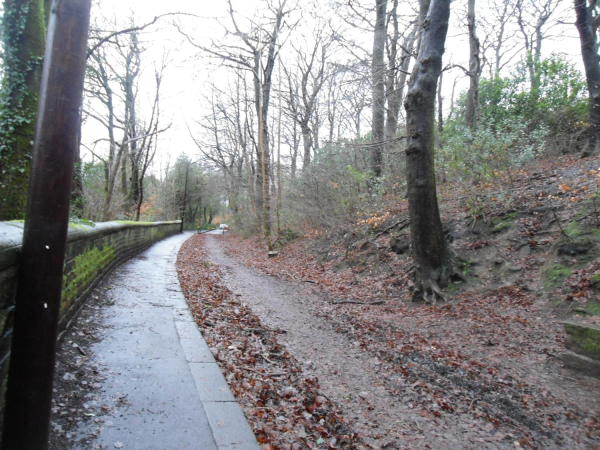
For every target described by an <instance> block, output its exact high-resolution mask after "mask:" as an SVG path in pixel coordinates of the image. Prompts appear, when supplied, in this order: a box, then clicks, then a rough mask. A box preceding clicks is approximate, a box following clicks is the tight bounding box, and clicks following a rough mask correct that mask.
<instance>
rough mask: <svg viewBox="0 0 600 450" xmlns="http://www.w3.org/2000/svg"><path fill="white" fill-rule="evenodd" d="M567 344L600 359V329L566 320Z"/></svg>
mask: <svg viewBox="0 0 600 450" xmlns="http://www.w3.org/2000/svg"><path fill="white" fill-rule="evenodd" d="M564 327H565V331H566V333H567V337H566V339H565V345H566V347H567V348H569V349H570V350H573V351H574V352H576V353H580V354H582V355H584V356H587V357H589V358H592V359H595V360H598V361H600V330H599V329H597V328H593V327H590V326H585V325H579V324H574V323H569V322H565V323H564Z"/></svg>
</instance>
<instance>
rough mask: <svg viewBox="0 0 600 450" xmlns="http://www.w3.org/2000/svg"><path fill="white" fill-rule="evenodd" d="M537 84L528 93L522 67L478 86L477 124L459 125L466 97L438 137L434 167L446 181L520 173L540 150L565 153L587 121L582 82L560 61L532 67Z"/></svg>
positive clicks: (523, 65)
mask: <svg viewBox="0 0 600 450" xmlns="http://www.w3.org/2000/svg"><path fill="white" fill-rule="evenodd" d="M536 74H537V76H538V80H539V84H538V85H537V86H536V87H535V88H534V89H531V85H530V80H529V77H528V71H527V66H526V61H525V60H523V61H521V62H520V63H519V64H518V65H517V67H516V69H515V72H514V74H513V75H512V76H511V77H506V78H502V77H496V78H494V79H491V80H485V79H483V80H481V82H480V85H479V89H480V90H479V98H480V103H481V122H480V123H479V124H478V126H477V127H475V128H474V129H470V128H469V127H467V126H466V125H465V123H464V111H465V105H466V94H463V95H462V97H461V98H460V99H459V101H458V105H457V108H456V109H455V111H454V112H453V114H452V115H451V117H450V118H449V120H448V121H447V122H446V125H445V128H444V131H443V133H442V135H441V136H440V143H441V150H439V151H438V152H437V154H436V159H437V164H438V167H439V168H440V169H442V170H445V171H446V172H448V173H449V175H450V176H454V177H458V178H462V177H469V178H471V177H474V178H476V179H480V180H482V179H487V178H490V177H492V176H493V175H494V172H495V171H507V170H510V169H512V168H516V167H519V166H521V165H523V164H524V163H526V162H527V161H529V160H531V159H532V158H535V157H536V156H538V155H539V154H541V153H542V152H543V151H545V150H559V151H561V152H562V151H566V150H567V149H566V148H564V147H565V145H567V144H569V143H570V140H569V139H568V137H569V136H570V135H572V134H574V133H576V132H577V131H578V130H581V129H583V126H584V125H585V120H586V117H587V100H586V87H585V81H584V79H583V76H582V75H581V73H579V72H578V71H577V70H576V69H575V68H574V67H573V66H572V65H571V64H569V63H568V62H567V61H566V60H565V59H564V58H562V57H560V56H557V55H553V56H551V57H550V58H548V59H545V60H542V61H540V62H538V63H537V64H536Z"/></svg>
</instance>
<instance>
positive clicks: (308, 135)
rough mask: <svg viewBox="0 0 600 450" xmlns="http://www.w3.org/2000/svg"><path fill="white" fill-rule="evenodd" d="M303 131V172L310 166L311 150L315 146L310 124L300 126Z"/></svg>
mask: <svg viewBox="0 0 600 450" xmlns="http://www.w3.org/2000/svg"><path fill="white" fill-rule="evenodd" d="M300 128H301V129H302V145H303V146H304V159H303V160H302V170H306V169H308V166H310V157H311V153H310V151H311V148H312V146H313V135H312V130H311V129H310V127H309V126H308V124H304V123H302V124H300Z"/></svg>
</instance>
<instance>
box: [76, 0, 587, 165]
mask: <svg viewBox="0 0 600 450" xmlns="http://www.w3.org/2000/svg"><path fill="white" fill-rule="evenodd" d="M480 1H483V0H480ZM261 3H262V2H261V1H260V0H233V4H234V8H235V9H236V11H239V12H240V15H247V16H252V14H253V13H254V12H256V11H257V8H258V7H259V6H260V5H261ZM305 3H308V0H300V4H301V5H302V4H305ZM316 3H317V4H318V5H319V9H320V10H321V11H322V12H323V11H325V10H326V9H327V5H329V3H330V2H329V1H328V0H316ZM463 3H464V4H466V1H460V0H456V1H454V2H453V5H452V8H453V16H452V19H451V23H450V31H449V35H448V41H447V45H446V53H445V55H444V61H445V64H447V63H449V62H452V63H454V64H461V65H464V66H466V65H467V62H466V61H467V60H468V45H467V41H466V36H465V33H464V27H463V26H462V25H461V24H460V22H459V17H458V16H460V15H461V11H464V8H465V6H464V5H463ZM569 4H570V2H569ZM168 13H184V14H188V15H189V16H177V17H166V18H163V19H161V20H160V21H159V23H158V24H157V25H155V26H153V27H152V28H150V29H148V30H147V31H145V32H144V33H143V35H142V36H141V40H142V41H143V42H145V43H146V44H147V46H148V47H149V50H148V51H147V52H146V54H145V55H144V60H143V65H144V66H145V67H146V71H145V76H146V77H147V78H146V81H145V82H144V83H143V84H142V90H143V89H144V87H146V88H147V92H146V94H145V96H146V98H148V99H149V98H151V97H153V82H152V81H151V78H152V76H153V65H154V60H155V59H156V60H158V59H160V58H161V57H162V55H163V54H164V53H167V54H168V56H169V58H170V60H172V62H171V63H170V64H169V66H168V68H167V70H166V72H165V74H164V78H163V82H162V87H161V89H162V103H161V109H162V112H163V114H164V117H163V119H162V123H163V124H167V123H172V127H171V129H170V130H168V131H167V132H165V133H164V134H163V135H162V136H161V139H160V141H159V142H160V147H159V154H160V155H159V157H158V158H157V161H156V162H155V170H158V169H159V166H160V161H162V164H163V165H164V161H165V160H166V159H167V158H169V157H170V158H171V163H172V162H174V160H175V159H176V158H177V155H179V154H180V153H187V154H188V155H189V156H190V157H192V158H193V159H198V158H199V154H198V151H197V149H196V147H195V145H194V143H193V141H192V140H191V139H190V137H189V134H188V129H187V124H190V125H192V126H193V124H194V123H193V122H194V121H195V120H199V119H200V118H201V116H202V114H203V113H205V111H206V110H205V109H204V108H205V106H206V105H205V103H206V102H204V104H203V102H202V97H203V95H208V93H209V89H208V85H209V83H210V82H214V81H217V82H218V81H219V79H221V78H223V73H222V71H221V72H220V71H219V70H216V69H215V65H214V63H211V61H210V60H209V59H208V58H207V57H206V56H201V55H199V54H198V50H197V49H195V48H194V47H193V46H191V45H190V44H189V43H188V42H187V40H186V38H185V37H184V36H182V35H181V34H180V33H178V32H177V30H176V28H175V27H174V26H172V25H171V22H172V21H173V20H177V21H179V22H180V23H181V26H182V27H183V28H184V29H185V30H186V32H188V33H189V34H190V35H191V36H193V38H194V40H195V41H196V42H197V43H199V44H201V45H207V46H208V45H209V43H210V41H211V39H216V40H219V39H222V38H223V36H224V32H223V27H222V25H221V24H220V23H219V22H221V23H226V24H229V20H228V14H227V1H226V0H210V1H209V0H168V1H166V0H101V2H100V6H98V5H96V6H95V10H94V11H93V13H92V14H93V15H94V16H105V17H106V16H108V17H116V18H117V20H121V21H123V22H124V23H126V22H127V19H128V18H130V17H133V18H134V21H135V23H136V25H141V24H144V23H147V22H150V21H152V20H153V18H154V17H155V16H158V15H162V14H168ZM330 15H331V14H330ZM333 15H334V14H333ZM572 16H573V13H572V12H571V8H568V9H567V11H566V13H565V17H561V19H562V20H563V21H565V22H571V23H572V22H573V20H574V18H573V17H572ZM334 18H335V17H334ZM511 32H513V33H516V30H512V31H511ZM553 35H555V36H554V38H553V39H552V40H551V41H545V42H544V47H543V50H544V54H546V55H547V54H549V53H550V52H551V51H554V52H559V53H564V54H566V55H567V56H568V57H569V59H570V60H571V61H573V62H575V63H577V64H580V62H579V61H580V59H581V58H580V55H579V43H578V40H577V33H576V30H575V27H574V26H564V27H563V28H562V29H557V30H556V31H555V33H553ZM358 37H359V39H360V38H362V39H363V40H364V43H365V47H367V48H368V47H369V45H371V46H372V35H368V34H367V33H364V35H363V36H358ZM486 75H487V74H484V76H486ZM455 77H458V84H457V86H458V87H457V92H459V91H460V90H461V89H463V88H466V87H467V86H468V80H467V78H466V77H464V76H463V75H462V74H461V72H460V70H458V69H456V70H453V71H452V72H450V73H449V74H448V76H447V77H445V83H444V90H443V95H444V96H445V97H446V99H447V102H446V104H448V103H449V98H450V92H451V89H452V81H453V79H454V78H455ZM142 96H144V94H143V93H142ZM274 104H276V103H274ZM102 132H103V131H102V130H101V129H100V128H98V127H97V126H95V125H93V124H92V123H89V124H87V125H86V126H85V128H84V142H86V141H87V142H88V143H89V142H92V141H93V140H95V139H97V138H98V136H99V135H101V133H102ZM84 153H85V152H84ZM84 157H86V156H85V155H84ZM86 158H88V157H86Z"/></svg>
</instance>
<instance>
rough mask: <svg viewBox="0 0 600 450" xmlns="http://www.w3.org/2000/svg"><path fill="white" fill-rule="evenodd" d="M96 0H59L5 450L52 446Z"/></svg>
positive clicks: (32, 189)
mask: <svg viewBox="0 0 600 450" xmlns="http://www.w3.org/2000/svg"><path fill="white" fill-rule="evenodd" d="M90 7H91V0H54V1H53V3H52V9H51V13H50V21H49V24H48V38H47V42H46V53H45V56H44V69H43V75H42V86H41V90H40V96H39V109H38V123H37V128H36V137H35V144H34V152H33V161H32V168H31V180H30V184H29V197H28V203H27V215H26V219H25V231H24V234H23V247H22V252H21V262H20V265H19V280H18V285H17V303H16V310H15V321H14V329H13V339H12V349H11V356H10V368H9V375H8V387H7V395H6V413H5V419H4V435H3V439H2V449H3V450H9V449H10V450H14V449H28V450H37V449H47V448H48V434H49V428H50V408H51V401H52V381H53V375H54V360H55V350H56V333H57V327H58V316H59V311H60V296H61V289H62V277H63V265H64V257H65V248H66V241H67V230H68V221H69V201H70V196H71V180H72V178H73V166H74V162H75V158H76V155H77V134H78V128H79V110H80V108H81V102H82V96H83V80H84V74H85V55H86V48H87V35H88V28H89V20H90Z"/></svg>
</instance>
